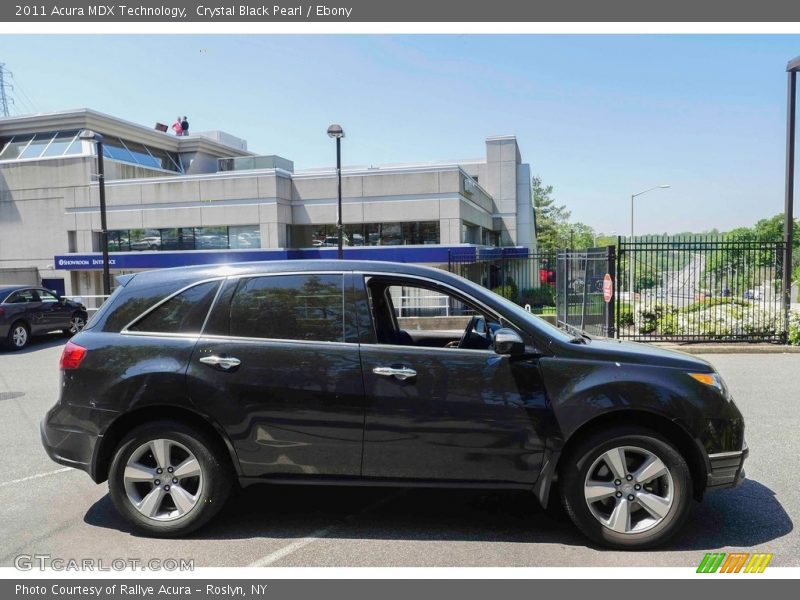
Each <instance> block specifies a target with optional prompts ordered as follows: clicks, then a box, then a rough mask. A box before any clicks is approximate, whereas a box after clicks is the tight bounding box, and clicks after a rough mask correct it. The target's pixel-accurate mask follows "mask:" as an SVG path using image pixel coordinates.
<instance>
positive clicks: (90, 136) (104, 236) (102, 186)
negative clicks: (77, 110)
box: [79, 129, 111, 296]
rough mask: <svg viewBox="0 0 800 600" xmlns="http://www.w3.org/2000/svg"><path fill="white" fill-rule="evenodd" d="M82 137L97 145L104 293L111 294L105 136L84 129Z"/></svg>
mask: <svg viewBox="0 0 800 600" xmlns="http://www.w3.org/2000/svg"><path fill="white" fill-rule="evenodd" d="M79 137H80V139H82V140H86V141H88V142H94V143H95V145H96V146H97V189H98V192H99V194H100V249H101V250H102V252H103V295H105V296H108V295H109V294H111V273H110V272H109V267H108V225H107V223H106V178H105V173H104V171H103V136H102V135H101V134H99V133H97V132H96V131H91V130H90V129H84V130H83V131H81V133H80V136H79Z"/></svg>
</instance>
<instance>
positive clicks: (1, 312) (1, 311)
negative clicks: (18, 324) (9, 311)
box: [0, 306, 5, 317]
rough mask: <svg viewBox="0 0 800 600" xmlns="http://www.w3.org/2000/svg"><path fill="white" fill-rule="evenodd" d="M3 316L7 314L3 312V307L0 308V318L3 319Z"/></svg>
mask: <svg viewBox="0 0 800 600" xmlns="http://www.w3.org/2000/svg"><path fill="white" fill-rule="evenodd" d="M3 314H5V311H4V310H3V307H2V306H0V317H2V316H3Z"/></svg>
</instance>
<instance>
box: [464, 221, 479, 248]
mask: <svg viewBox="0 0 800 600" xmlns="http://www.w3.org/2000/svg"><path fill="white" fill-rule="evenodd" d="M461 242H462V243H464V244H480V243H481V228H480V227H478V226H477V225H473V224H472V223H467V222H466V221H462V222H461Z"/></svg>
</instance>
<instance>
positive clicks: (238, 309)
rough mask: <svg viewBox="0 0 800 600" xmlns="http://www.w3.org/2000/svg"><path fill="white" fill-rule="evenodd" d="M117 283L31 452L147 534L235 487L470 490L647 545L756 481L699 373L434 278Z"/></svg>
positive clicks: (358, 269)
mask: <svg viewBox="0 0 800 600" xmlns="http://www.w3.org/2000/svg"><path fill="white" fill-rule="evenodd" d="M118 281H119V284H120V285H119V287H118V288H117V289H116V290H115V292H114V294H113V295H112V296H111V298H110V299H109V300H107V301H106V302H105V304H104V305H103V306H102V307H101V308H100V310H99V311H98V313H97V314H96V315H95V316H94V318H93V319H92V321H91V322H90V323H89V324H88V325H87V327H86V328H85V329H84V330H83V331H82V332H81V333H79V334H78V335H76V336H75V337H74V338H73V339H72V340H71V341H70V342H69V343H68V344H67V346H66V347H65V349H64V352H63V355H62V357H61V364H60V366H61V370H62V372H63V385H62V386H61V388H60V397H59V399H58V401H57V403H56V404H55V406H53V407H52V408H51V409H50V410H49V411H48V413H47V415H46V416H45V418H44V420H43V421H42V427H41V433H42V441H43V444H44V447H45V449H46V450H47V452H48V454H49V455H50V456H51V458H53V460H55V461H56V462H59V463H61V464H65V465H69V466H72V467H76V468H79V469H82V470H84V471H86V472H87V473H88V474H89V475H90V476H91V478H92V479H93V480H94V481H95V482H97V483H100V482H104V481H106V480H107V481H108V487H109V490H110V495H111V499H112V501H113V503H114V505H115V506H116V508H117V510H118V511H119V512H120V514H122V515H123V516H124V517H125V518H126V519H127V520H129V521H130V522H131V523H132V524H133V525H134V526H135V527H136V528H137V529H139V530H140V531H142V532H144V533H146V534H149V535H153V536H159V537H173V536H182V535H185V534H188V533H189V532H191V531H193V530H195V529H197V528H199V527H201V526H202V525H204V524H205V523H207V522H208V521H209V520H210V519H211V518H212V517H213V516H214V514H215V513H216V512H217V511H218V510H219V509H220V508H221V507H222V506H223V504H224V503H225V501H226V499H227V498H228V496H229V494H230V492H231V489H232V488H233V486H234V485H236V484H237V483H238V484H241V485H243V486H247V485H251V484H255V483H275V484H277V483H287V482H291V483H296V484H297V483H305V484H337V485H341V484H356V485H365V484H375V485H395V486H438V487H454V488H462V487H471V486H472V487H477V488H482V489H487V488H488V489H505V488H510V489H520V490H528V491H530V492H532V494H531V495H532V497H535V498H536V499H538V501H539V502H541V503H542V504H543V505H545V506H547V504H548V502H550V501H551V496H553V495H555V492H556V491H557V493H558V495H559V496H560V498H561V501H562V502H563V504H564V506H565V507H566V510H567V512H568V513H569V515H570V517H571V518H572V520H573V521H574V523H575V524H576V525H577V527H578V528H579V529H580V530H581V531H583V532H584V533H585V534H586V535H587V536H588V537H589V538H591V539H592V540H594V541H595V542H597V543H600V544H604V545H607V546H611V547H616V548H645V547H651V546H655V545H657V544H660V543H662V542H664V541H665V540H667V539H668V538H669V537H670V536H672V535H673V534H675V533H676V532H677V531H678V530H679V529H680V528H681V526H682V525H683V523H684V521H685V520H686V518H687V515H688V514H689V510H690V506H691V504H692V499H696V500H700V499H702V497H703V495H704V494H705V493H706V492H709V491H711V490H714V489H717V488H722V487H730V486H734V485H736V484H738V483H739V482H741V481H742V479H743V477H744V474H743V463H744V460H745V457H746V456H747V454H748V448H747V446H746V444H745V440H744V422H743V419H742V415H741V413H740V412H739V410H738V409H737V407H736V405H735V404H734V402H733V400H732V398H731V395H730V393H729V392H728V389H727V387H726V386H725V384H724V382H723V381H722V379H721V378H720V376H719V374H717V373H716V372H715V371H714V369H713V367H712V366H711V365H710V364H709V363H707V362H706V361H704V360H701V359H699V358H697V357H694V356H690V355H687V354H683V353H679V352H670V351H667V350H664V349H660V348H655V347H651V346H646V345H638V344H633V343H618V342H616V341H608V340H601V339H587V338H585V337H582V336H577V337H575V336H571V335H568V334H566V333H565V332H563V331H561V330H559V329H557V328H555V327H553V326H551V325H549V324H548V323H546V322H545V321H544V320H542V319H540V318H538V317H536V316H534V315H531V314H530V313H528V312H526V311H525V310H524V309H523V308H521V307H519V306H517V305H516V304H514V303H512V302H509V301H507V300H505V299H503V298H501V297H500V296H498V295H496V294H493V293H492V292H490V291H489V290H487V289H485V288H482V287H480V286H478V285H475V284H473V283H470V282H468V281H467V280H465V279H462V278H460V277H457V276H455V275H452V274H450V273H446V272H444V271H441V270H438V269H431V268H425V267H419V266H413V265H408V264H395V263H381V262H373V261H363V262H359V261H289V262H275V263H248V264H239V265H225V266H202V267H189V268H179V269H169V270H163V271H150V272H142V273H137V274H134V275H125V276H122V277H120V278H118ZM403 293H404V294H406V295H408V294H412V295H413V294H419V295H426V296H437V295H438V296H443V297H445V298H444V299H445V300H446V306H448V310H449V315H450V317H451V320H452V319H461V322H462V323H463V324H464V330H463V332H461V331H456V332H448V331H442V330H441V327H440V326H433V325H432V326H431V327H426V326H425V325H424V323H423V320H424V318H422V317H421V318H419V319H417V322H416V324H415V326H414V328H413V329H412V328H409V329H408V330H404V329H401V327H400V326H399V324H398V318H397V317H398V307H396V306H395V305H394V304H393V301H392V298H394V297H398V294H403ZM276 493H280V492H279V490H276ZM532 501H533V498H532Z"/></svg>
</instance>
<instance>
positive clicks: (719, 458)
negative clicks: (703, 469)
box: [706, 443, 750, 491]
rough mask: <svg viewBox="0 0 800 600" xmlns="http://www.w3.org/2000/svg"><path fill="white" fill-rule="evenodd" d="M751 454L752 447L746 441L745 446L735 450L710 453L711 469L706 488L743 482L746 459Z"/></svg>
mask: <svg viewBox="0 0 800 600" xmlns="http://www.w3.org/2000/svg"><path fill="white" fill-rule="evenodd" d="M749 454H750V449H749V448H748V447H747V444H746V443H745V445H744V448H742V449H741V450H737V451H735V452H720V453H719V454H709V455H708V459H709V462H710V463H711V470H710V471H709V472H708V481H707V483H706V490H707V491H713V490H718V489H721V488H729V487H735V486H737V485H739V484H740V483H742V481H744V461H745V460H746V459H747V456H748V455H749Z"/></svg>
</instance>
